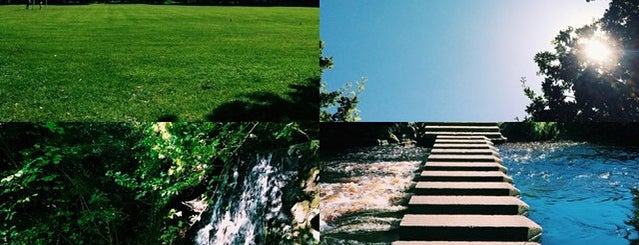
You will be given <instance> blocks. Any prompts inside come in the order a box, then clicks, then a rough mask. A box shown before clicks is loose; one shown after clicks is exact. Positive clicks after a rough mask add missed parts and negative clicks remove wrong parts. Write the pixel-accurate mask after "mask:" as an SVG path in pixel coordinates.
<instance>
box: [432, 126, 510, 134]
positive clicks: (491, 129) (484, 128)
mask: <svg viewBox="0 0 639 245" xmlns="http://www.w3.org/2000/svg"><path fill="white" fill-rule="evenodd" d="M425 129H426V131H448V132H451V131H466V132H468V131H471V132H499V127H497V125H427V126H426V127H425Z"/></svg>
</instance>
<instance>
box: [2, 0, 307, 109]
mask: <svg viewBox="0 0 639 245" xmlns="http://www.w3.org/2000/svg"><path fill="white" fill-rule="evenodd" d="M318 42H319V9H318V8H279V7H255V8H252V7H211V6H162V5H105V4H96V5H88V6H49V7H48V8H46V9H43V10H42V11H40V10H37V9H36V10H25V9H24V6H23V5H9V6H0V121H48V120H55V121H155V120H159V119H164V120H183V121H200V120H240V119H242V120H251V119H253V120H287V119H312V120H317V115H318V112H317V108H316V106H317V103H316V102H315V97H316V95H317V91H318V89H317V87H316V85H317V83H318V81H319V66H318ZM309 96H310V97H309Z"/></svg>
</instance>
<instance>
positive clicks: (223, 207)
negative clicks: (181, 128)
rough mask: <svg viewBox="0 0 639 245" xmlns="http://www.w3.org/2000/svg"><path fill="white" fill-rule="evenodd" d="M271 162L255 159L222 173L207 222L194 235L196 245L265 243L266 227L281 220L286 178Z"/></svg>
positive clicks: (269, 160)
mask: <svg viewBox="0 0 639 245" xmlns="http://www.w3.org/2000/svg"><path fill="white" fill-rule="evenodd" d="M271 159H272V155H268V156H267V157H261V156H257V158H256V159H255V161H247V162H241V163H240V164H237V165H235V166H234V167H233V168H232V169H230V170H229V172H227V173H223V174H225V175H224V176H225V179H224V180H223V181H222V183H221V185H220V187H219V190H218V197H217V198H216V202H215V204H214V206H213V208H212V209H211V213H212V214H211V219H210V222H209V223H208V224H206V225H205V226H204V227H203V228H202V229H200V230H199V231H198V232H197V237H196V238H195V241H196V243H197V244H216V245H218V244H246V245H249V244H264V243H266V241H265V235H266V234H265V230H266V228H267V227H269V224H272V223H273V222H274V221H275V220H277V219H278V218H279V219H281V218H282V217H279V216H280V214H281V209H282V188H284V186H285V185H286V184H287V183H288V182H289V181H288V179H289V177H287V176H290V175H289V174H287V173H285V172H284V171H283V170H282V169H281V167H278V166H275V165H274V164H273V163H272V162H271Z"/></svg>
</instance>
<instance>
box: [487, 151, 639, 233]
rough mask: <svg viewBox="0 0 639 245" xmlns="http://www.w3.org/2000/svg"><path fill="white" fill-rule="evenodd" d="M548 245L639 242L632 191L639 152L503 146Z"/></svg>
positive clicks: (638, 179)
mask: <svg viewBox="0 0 639 245" xmlns="http://www.w3.org/2000/svg"><path fill="white" fill-rule="evenodd" d="M499 149H500V154H501V157H502V159H503V160H504V165H505V166H506V167H507V168H508V169H509V171H508V174H509V175H510V176H512V177H513V179H514V183H515V185H516V187H517V188H518V189H519V190H521V192H522V196H521V198H522V200H524V201H525V202H526V203H528V204H529V205H530V208H531V209H530V211H529V218H530V219H532V220H534V221H535V222H537V223H538V224H540V225H541V226H542V227H543V229H544V233H543V238H542V242H543V244H547V245H552V244H562V245H566V244H639V243H638V242H637V241H636V239H638V235H637V232H636V230H635V229H634V227H633V226H630V225H628V224H626V221H628V220H630V219H631V215H632V211H633V200H632V199H633V196H632V194H631V188H639V149H638V148H623V147H614V146H600V145H594V144H588V143H572V142H562V143H509V144H504V145H501V146H499Z"/></svg>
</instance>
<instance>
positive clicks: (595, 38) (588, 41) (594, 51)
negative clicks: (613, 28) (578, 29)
mask: <svg viewBox="0 0 639 245" xmlns="http://www.w3.org/2000/svg"><path fill="white" fill-rule="evenodd" d="M579 42H580V44H581V52H582V54H581V57H582V59H583V60H584V61H586V62H587V63H589V64H596V65H600V66H602V67H610V66H614V63H615V62H616V61H615V60H616V55H615V49H614V44H613V42H614V41H612V40H611V39H610V38H609V37H608V35H606V33H605V32H603V31H601V30H597V31H595V32H594V34H593V35H592V36H590V37H588V38H583V39H581V40H580V41H579Z"/></svg>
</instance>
